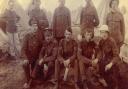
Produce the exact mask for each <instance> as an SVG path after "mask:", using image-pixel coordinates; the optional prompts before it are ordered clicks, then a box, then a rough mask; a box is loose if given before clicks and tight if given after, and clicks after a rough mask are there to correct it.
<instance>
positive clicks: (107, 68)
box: [105, 62, 113, 71]
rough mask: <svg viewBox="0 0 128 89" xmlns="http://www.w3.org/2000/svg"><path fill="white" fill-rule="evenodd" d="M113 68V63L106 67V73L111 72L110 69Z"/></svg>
mask: <svg viewBox="0 0 128 89" xmlns="http://www.w3.org/2000/svg"><path fill="white" fill-rule="evenodd" d="M112 66H113V63H112V62H111V63H109V64H108V65H106V67H105V71H108V70H110V69H111V68H112Z"/></svg>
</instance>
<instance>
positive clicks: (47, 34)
mask: <svg viewBox="0 0 128 89" xmlns="http://www.w3.org/2000/svg"><path fill="white" fill-rule="evenodd" d="M44 35H45V36H53V32H52V29H50V28H45V29H44Z"/></svg>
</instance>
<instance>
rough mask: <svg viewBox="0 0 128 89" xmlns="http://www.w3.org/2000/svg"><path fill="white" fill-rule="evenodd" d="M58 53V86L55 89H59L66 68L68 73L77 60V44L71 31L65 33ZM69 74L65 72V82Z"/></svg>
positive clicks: (56, 65) (56, 75) (56, 70)
mask: <svg viewBox="0 0 128 89" xmlns="http://www.w3.org/2000/svg"><path fill="white" fill-rule="evenodd" d="M58 52H59V53H58V58H57V60H56V62H55V79H56V85H55V87H54V89H59V82H60V81H59V77H60V73H61V70H63V68H65V69H66V70H67V73H68V72H69V71H68V69H69V68H70V67H71V65H73V63H74V61H75V59H76V55H77V43H76V41H75V40H74V39H72V32H71V31H69V30H66V31H65V38H64V39H62V40H61V41H60V44H59V48H58ZM74 66H75V65H74ZM67 73H66V72H65V74H66V75H64V81H65V80H66V76H67Z"/></svg>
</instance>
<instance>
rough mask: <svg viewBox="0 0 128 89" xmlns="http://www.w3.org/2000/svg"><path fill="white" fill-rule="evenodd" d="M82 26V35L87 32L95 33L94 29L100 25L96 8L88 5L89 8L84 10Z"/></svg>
mask: <svg viewBox="0 0 128 89" xmlns="http://www.w3.org/2000/svg"><path fill="white" fill-rule="evenodd" d="M80 25H81V29H82V34H84V32H85V31H92V32H94V27H96V26H98V25H99V18H98V15H97V11H96V8H95V7H94V6H92V5H90V4H87V6H86V7H84V8H83V9H82V12H81V16H80Z"/></svg>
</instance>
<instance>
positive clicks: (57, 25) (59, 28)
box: [52, 0, 71, 42]
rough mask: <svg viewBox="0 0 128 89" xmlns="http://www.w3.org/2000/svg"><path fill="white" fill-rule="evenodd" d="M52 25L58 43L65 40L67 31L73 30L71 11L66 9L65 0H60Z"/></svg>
mask: <svg viewBox="0 0 128 89" xmlns="http://www.w3.org/2000/svg"><path fill="white" fill-rule="evenodd" d="M52 25H53V34H54V37H55V38H56V40H57V41H58V42H59V41H60V40H61V39H63V38H64V33H65V30H66V29H68V28H70V30H71V16H70V11H69V9H68V8H67V7H65V0H59V7H57V8H56V9H55V12H54V16H53V23H52Z"/></svg>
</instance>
